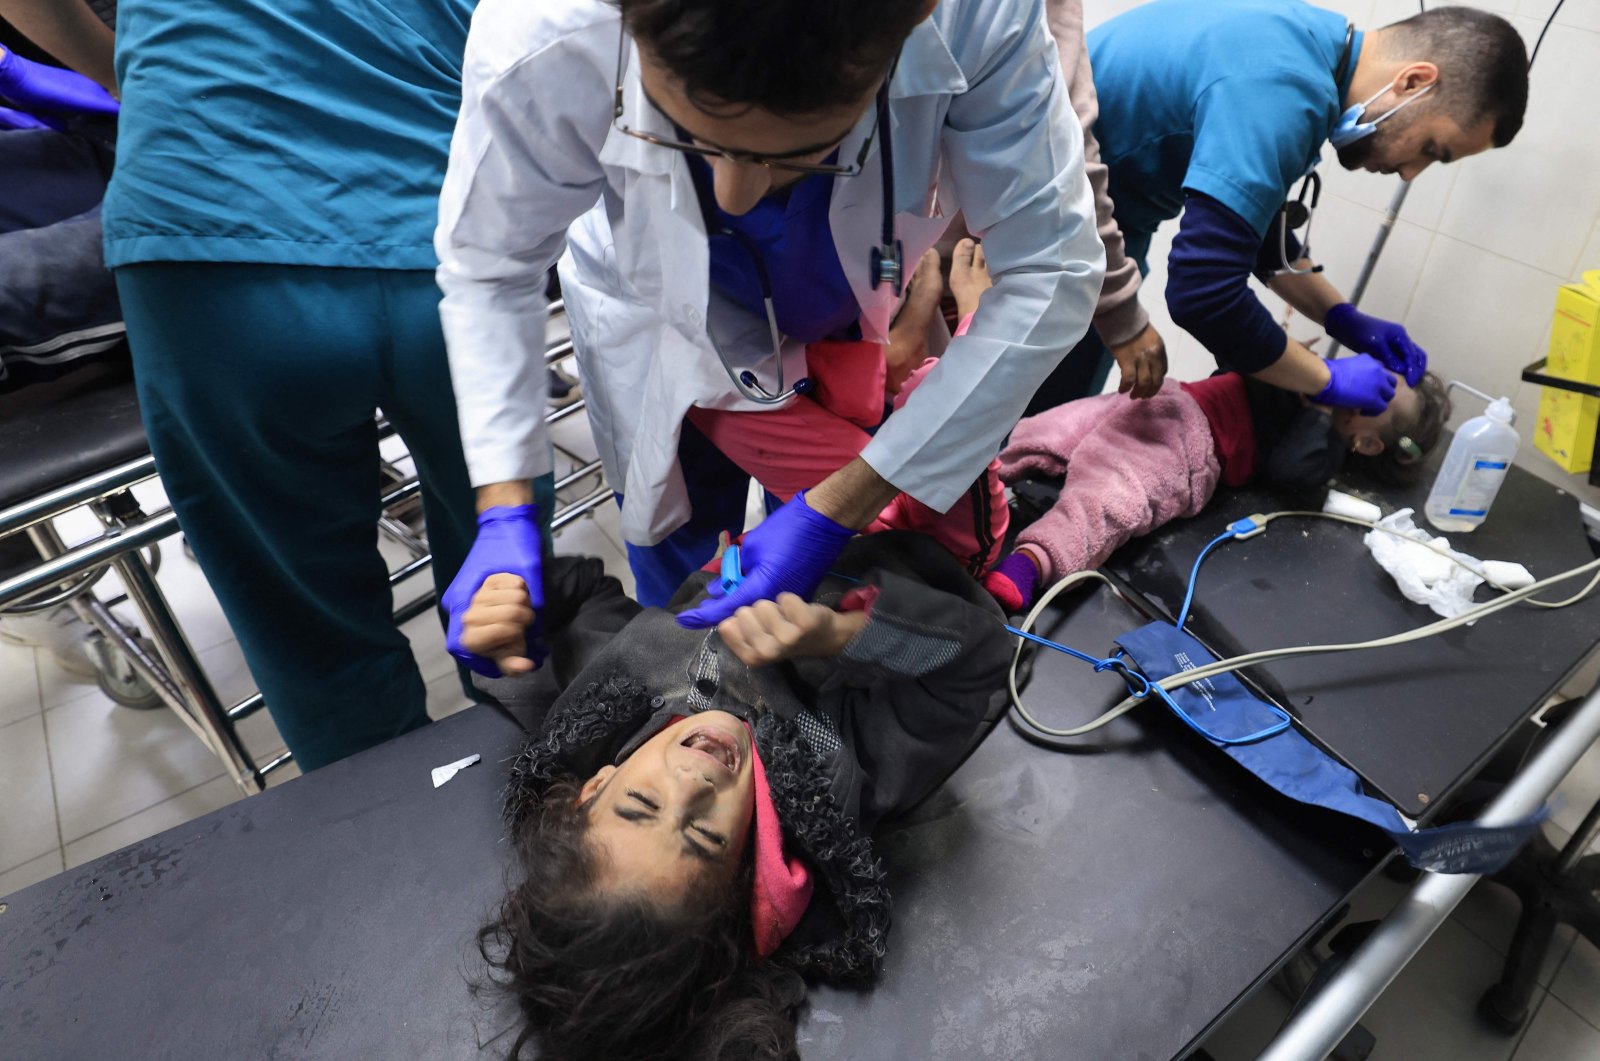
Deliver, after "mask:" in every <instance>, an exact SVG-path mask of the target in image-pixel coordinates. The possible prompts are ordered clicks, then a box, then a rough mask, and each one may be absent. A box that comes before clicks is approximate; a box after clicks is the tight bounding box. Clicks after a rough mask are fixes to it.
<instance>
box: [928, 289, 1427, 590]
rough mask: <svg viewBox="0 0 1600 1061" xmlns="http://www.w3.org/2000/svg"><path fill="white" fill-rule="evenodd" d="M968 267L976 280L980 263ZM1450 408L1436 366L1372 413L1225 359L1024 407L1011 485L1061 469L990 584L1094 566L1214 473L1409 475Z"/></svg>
mask: <svg viewBox="0 0 1600 1061" xmlns="http://www.w3.org/2000/svg"><path fill="white" fill-rule="evenodd" d="M977 269H978V271H979V276H978V279H977V282H978V283H979V284H980V285H981V284H983V283H985V282H986V281H987V277H986V275H983V274H982V263H981V262H979V263H978V265H977ZM966 282H967V283H969V284H970V283H972V282H973V279H972V278H971V277H970V276H969V277H967V278H966ZM951 283H952V286H954V285H955V284H956V276H955V274H954V273H952V276H951ZM1449 415H1450V406H1449V399H1448V397H1447V395H1446V392H1445V388H1444V384H1443V383H1442V382H1441V381H1440V380H1439V378H1438V377H1437V376H1435V375H1433V374H1432V373H1428V374H1426V375H1424V376H1423V378H1422V379H1421V380H1420V381H1419V382H1418V384H1417V386H1416V387H1415V388H1413V387H1409V386H1407V385H1406V382H1405V380H1403V379H1400V380H1397V381H1396V383H1395V396H1394V399H1393V400H1392V401H1390V402H1389V406H1388V408H1386V409H1385V410H1384V411H1383V412H1382V413H1380V414H1378V415H1377V416H1366V415H1363V414H1362V413H1359V412H1357V411H1356V410H1354V409H1334V408H1330V407H1328V406H1323V405H1316V404H1314V403H1312V402H1311V401H1309V400H1308V399H1306V398H1304V397H1303V396H1301V395H1299V394H1293V393H1290V392H1289V391H1284V390H1279V389H1277V388H1275V387H1269V386H1267V385H1266V384H1264V383H1260V382H1257V381H1256V380H1254V379H1251V378H1249V377H1247V376H1241V375H1238V374H1236V373H1231V372H1225V373H1219V374H1218V375H1215V376H1212V377H1210V378H1209V379H1204V380H1200V381H1199V382H1196V383H1178V382H1176V381H1173V380H1170V379H1169V380H1167V381H1166V382H1165V383H1164V384H1162V386H1161V389H1160V391H1158V392H1157V394H1156V395H1155V397H1153V398H1150V399H1148V400H1146V401H1130V400H1129V399H1128V398H1127V397H1126V396H1125V395H1120V394H1103V395H1099V396H1096V397H1093V398H1082V399H1080V400H1078V401H1074V402H1067V403H1066V404H1064V405H1060V406H1057V407H1056V408H1054V409H1049V410H1046V411H1045V412H1043V413H1040V414H1038V415H1037V416H1031V417H1028V418H1027V419H1025V420H1023V421H1022V422H1021V423H1019V424H1018V425H1017V426H1016V429H1015V430H1013V431H1012V433H1011V438H1010V440H1009V441H1008V442H1007V443H1006V446H1005V448H1004V449H1003V450H1001V453H1000V478H1001V479H1002V480H1003V481H1004V482H1006V483H1007V484H1014V483H1017V482H1019V481H1021V480H1023V479H1028V478H1053V477H1056V476H1061V475H1065V476H1066V480H1065V483H1064V484H1063V486H1062V488H1061V494H1060V496H1059V497H1058V498H1057V499H1056V501H1055V503H1054V505H1052V506H1051V508H1050V511H1048V512H1047V513H1045V514H1044V515H1043V516H1042V517H1040V518H1039V519H1038V520H1037V521H1036V522H1034V523H1033V524H1031V525H1030V526H1028V527H1027V528H1026V529H1024V530H1023V531H1022V532H1021V533H1020V534H1018V535H1017V544H1016V550H1015V551H1014V552H1013V553H1012V554H1011V555H1010V556H1008V557H1006V558H1005V559H1004V560H1002V561H1001V562H1000V563H999V565H998V566H997V567H996V568H995V570H994V571H993V572H991V573H990V575H989V576H988V578H987V579H986V581H985V585H986V586H987V587H988V588H989V590H990V592H992V593H993V594H994V595H995V597H996V599H998V600H999V601H1000V603H1001V604H1002V606H1004V607H1005V608H1007V609H1009V610H1011V611H1021V610H1023V609H1025V608H1026V607H1028V605H1029V604H1030V603H1031V602H1032V600H1033V596H1034V592H1035V590H1036V589H1038V588H1041V587H1043V586H1048V585H1050V584H1052V583H1054V582H1056V581H1059V580H1060V579H1062V578H1065V577H1066V576H1067V575H1070V574H1072V573H1073V572H1075V571H1084V570H1088V569H1091V568H1095V567H1099V566H1100V565H1101V564H1103V563H1104V562H1105V561H1106V559H1107V558H1108V557H1110V556H1111V554H1112V553H1113V552H1115V551H1116V550H1117V549H1118V548H1119V547H1120V546H1122V545H1123V544H1125V543H1126V542H1128V541H1130V540H1131V539H1133V538H1137V537H1140V536H1141V535H1144V534H1149V533H1150V532H1151V531H1153V530H1155V529H1156V528H1157V527H1160V526H1162V525H1164V524H1166V523H1169V522H1171V521H1172V520H1175V519H1179V518H1182V517H1186V516H1194V515H1198V514H1199V512H1200V510H1201V509H1203V508H1205V506H1206V503H1207V502H1209V501H1210V500H1211V496H1212V494H1214V493H1215V492H1216V490H1217V487H1218V486H1219V485H1222V486H1235V487H1237V486H1243V485H1245V484H1246V483H1259V484H1261V485H1264V486H1267V487H1269V488H1272V489H1275V490H1283V491H1287V492H1293V493H1305V492H1312V491H1319V490H1321V489H1323V488H1325V487H1326V486H1327V485H1328V482H1329V480H1331V479H1332V478H1333V477H1334V476H1335V475H1336V474H1338V473H1339V471H1340V470H1341V469H1343V468H1346V467H1350V468H1352V469H1354V468H1356V467H1358V466H1359V467H1360V468H1361V470H1364V471H1366V472H1367V473H1368V474H1370V475H1372V476H1373V477H1374V478H1377V479H1379V480H1381V481H1385V482H1390V483H1406V482H1410V481H1414V479H1415V475H1416V472H1417V469H1418V468H1419V466H1420V461H1421V458H1422V457H1423V455H1424V454H1425V453H1426V452H1427V451H1428V450H1429V449H1430V448H1432V447H1433V445H1434V444H1435V443H1436V442H1437V441H1438V439H1439V432H1440V429H1441V428H1442V427H1443V426H1444V422H1445V420H1446V419H1448V418H1449Z"/></svg>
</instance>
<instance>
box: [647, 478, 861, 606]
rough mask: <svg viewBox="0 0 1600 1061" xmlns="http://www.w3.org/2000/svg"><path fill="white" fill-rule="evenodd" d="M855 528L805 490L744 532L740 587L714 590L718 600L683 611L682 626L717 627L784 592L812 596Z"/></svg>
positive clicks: (808, 597)
mask: <svg viewBox="0 0 1600 1061" xmlns="http://www.w3.org/2000/svg"><path fill="white" fill-rule="evenodd" d="M855 533H856V532H855V531H853V530H851V529H850V528H849V527H844V526H841V525H839V524H837V523H835V522H834V521H833V520H831V519H829V518H828V517H827V516H824V515H823V514H822V513H820V512H818V511H817V510H816V509H814V508H812V507H811V506H810V505H808V504H806V492H805V491H804V490H802V491H800V492H799V493H798V494H796V495H794V498H793V500H791V501H790V502H789V503H788V504H786V505H784V506H783V507H782V508H780V509H778V511H776V512H774V513H773V514H772V515H770V516H768V517H767V518H766V519H765V520H764V521H762V523H761V524H760V525H759V526H757V527H756V528H755V529H754V530H752V531H750V532H749V533H748V534H746V535H745V536H744V545H743V547H742V548H741V550H740V555H739V559H740V562H741V566H742V568H743V572H744V582H743V583H742V584H741V585H740V586H739V588H738V589H736V590H734V591H733V592H732V593H728V594H725V595H720V594H718V591H717V590H715V589H713V590H712V593H713V595H714V596H716V599H713V600H709V601H706V602H705V603H704V604H702V605H700V606H699V607H698V608H692V609H690V610H689V611H686V612H683V613H682V614H680V615H679V616H678V625H679V626H686V627H688V628H689V629H691V630H698V629H701V628H704V627H707V626H715V625H717V624H718V623H720V622H722V620H724V619H726V618H727V617H728V616H730V615H732V614H733V613H734V612H736V611H738V610H739V609H740V608H742V607H744V606H745V605H746V604H754V603H755V602H756V601H759V600H776V599H777V597H778V594H780V593H793V594H795V595H797V596H799V597H803V598H805V599H807V600H809V599H810V598H811V594H813V593H815V592H816V589H817V585H818V584H819V583H821V581H822V576H823V575H826V574H827V573H828V567H829V565H830V564H832V563H833V562H834V561H835V560H837V559H838V558H839V553H840V551H841V550H842V549H844V543H845V542H847V541H849V540H850V539H851V538H853V537H855Z"/></svg>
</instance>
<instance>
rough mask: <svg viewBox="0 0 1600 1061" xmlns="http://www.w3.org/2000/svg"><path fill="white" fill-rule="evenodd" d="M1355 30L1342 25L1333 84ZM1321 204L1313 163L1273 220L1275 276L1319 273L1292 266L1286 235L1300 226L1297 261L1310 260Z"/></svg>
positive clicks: (1318, 178)
mask: <svg viewBox="0 0 1600 1061" xmlns="http://www.w3.org/2000/svg"><path fill="white" fill-rule="evenodd" d="M1355 42H1356V28H1355V26H1354V25H1346V26H1345V30H1344V51H1343V52H1341V53H1340V54H1339V66H1338V68H1337V69H1336V70H1334V72H1333V81H1334V84H1336V85H1337V84H1341V83H1343V81H1344V75H1345V71H1346V70H1347V69H1349V67H1350V56H1351V54H1352V53H1353V51H1354V50H1355ZM1321 200H1322V175H1321V174H1319V173H1318V172H1317V166H1316V163H1314V162H1313V163H1312V164H1311V168H1310V169H1309V170H1307V171H1306V175H1305V177H1304V178H1302V179H1301V181H1300V191H1299V192H1298V193H1297V194H1296V195H1295V197H1294V198H1292V199H1289V200H1286V201H1285V202H1284V204H1283V206H1281V207H1279V208H1278V214H1277V216H1276V217H1275V218H1273V227H1274V228H1276V229H1277V230H1278V258H1279V260H1281V261H1282V262H1283V266H1282V268H1280V269H1277V270H1274V272H1275V273H1276V274H1277V275H1280V276H1281V275H1283V274H1284V273H1288V274H1289V275H1290V276H1310V275H1312V274H1313V273H1320V272H1322V266H1320V265H1312V266H1311V267H1310V268H1309V269H1297V268H1296V267H1295V264H1294V262H1292V261H1290V260H1289V233H1290V232H1293V231H1296V230H1298V229H1299V228H1301V227H1302V226H1304V228H1305V230H1306V234H1305V236H1304V237H1302V238H1301V240H1300V257H1302V258H1309V257H1311V224H1312V222H1313V221H1315V220H1316V217H1317V206H1318V204H1319V203H1320V202H1321Z"/></svg>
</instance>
